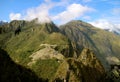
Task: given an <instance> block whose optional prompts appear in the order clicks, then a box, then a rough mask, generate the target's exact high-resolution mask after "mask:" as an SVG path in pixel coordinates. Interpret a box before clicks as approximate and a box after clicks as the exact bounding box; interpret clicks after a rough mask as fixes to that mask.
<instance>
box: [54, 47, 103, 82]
mask: <svg viewBox="0 0 120 82" xmlns="http://www.w3.org/2000/svg"><path fill="white" fill-rule="evenodd" d="M83 56H84V57H83ZM104 76H105V70H104V68H103V66H102V64H101V63H100V61H99V60H98V59H97V58H96V57H95V55H94V53H93V52H92V51H91V50H89V49H83V51H82V53H81V55H80V57H78V59H76V58H68V59H66V60H65V61H63V62H62V63H61V64H60V66H59V68H58V70H57V72H56V74H55V78H54V80H55V81H57V82H59V81H66V82H97V81H99V82H105V77H104ZM101 78H102V79H101Z"/></svg>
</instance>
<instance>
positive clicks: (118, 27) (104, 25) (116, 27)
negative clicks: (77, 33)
mask: <svg viewBox="0 0 120 82" xmlns="http://www.w3.org/2000/svg"><path fill="white" fill-rule="evenodd" d="M89 23H90V24H92V25H93V26H95V27H97V28H101V29H107V30H109V31H111V32H113V31H114V32H117V33H119V34H120V24H113V23H112V22H110V21H108V20H106V19H99V20H96V21H94V22H89Z"/></svg>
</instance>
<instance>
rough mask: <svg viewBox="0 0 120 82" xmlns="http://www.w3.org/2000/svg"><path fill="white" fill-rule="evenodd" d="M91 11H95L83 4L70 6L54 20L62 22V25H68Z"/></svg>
mask: <svg viewBox="0 0 120 82" xmlns="http://www.w3.org/2000/svg"><path fill="white" fill-rule="evenodd" d="M90 11H93V9H92V8H89V7H87V6H83V5H81V4H76V3H74V4H70V5H69V6H68V7H67V8H66V10H65V11H63V12H61V13H59V14H57V15H56V16H54V17H53V20H60V23H66V22H68V21H70V20H72V19H75V18H77V17H80V16H82V15H84V14H85V13H86V12H90Z"/></svg>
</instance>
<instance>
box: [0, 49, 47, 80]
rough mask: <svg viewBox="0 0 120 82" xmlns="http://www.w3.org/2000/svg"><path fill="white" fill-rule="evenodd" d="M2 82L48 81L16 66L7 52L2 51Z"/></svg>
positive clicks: (0, 75) (0, 62) (0, 67)
mask: <svg viewBox="0 0 120 82" xmlns="http://www.w3.org/2000/svg"><path fill="white" fill-rule="evenodd" d="M0 82H47V80H44V79H42V78H39V77H38V76H37V75H36V74H35V73H34V72H33V71H31V70H30V69H27V68H25V67H23V66H21V65H18V64H16V63H15V62H13V61H12V59H11V58H10V57H9V55H8V53H7V52H6V51H4V50H2V49H0Z"/></svg>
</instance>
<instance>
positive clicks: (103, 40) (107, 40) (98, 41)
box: [59, 20, 120, 68]
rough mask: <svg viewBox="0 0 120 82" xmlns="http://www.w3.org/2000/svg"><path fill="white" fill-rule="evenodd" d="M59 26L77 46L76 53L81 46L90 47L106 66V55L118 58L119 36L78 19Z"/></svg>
mask: <svg viewBox="0 0 120 82" xmlns="http://www.w3.org/2000/svg"><path fill="white" fill-rule="evenodd" d="M59 28H60V29H61V31H62V33H63V34H64V35H65V36H67V37H68V38H69V40H70V41H71V43H72V45H73V46H74V47H75V48H77V50H76V51H77V53H78V55H79V51H81V49H82V48H84V47H85V48H90V49H92V50H94V52H95V53H96V55H97V57H98V58H99V59H100V60H101V62H102V63H103V65H104V66H105V67H106V68H107V66H108V65H107V64H108V62H109V61H110V60H107V59H108V57H116V58H118V60H119V59H120V55H119V54H118V53H120V50H119V49H120V36H117V35H115V34H113V33H110V32H107V31H104V30H101V29H98V28H95V27H94V26H92V25H91V24H88V23H85V22H83V21H79V20H78V21H76V20H75V21H71V22H69V23H67V24H65V25H62V26H60V27H59ZM113 62H114V61H113ZM114 63H115V62H114Z"/></svg>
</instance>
